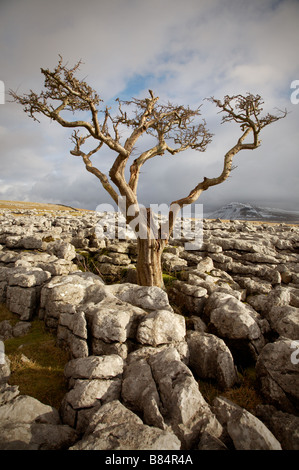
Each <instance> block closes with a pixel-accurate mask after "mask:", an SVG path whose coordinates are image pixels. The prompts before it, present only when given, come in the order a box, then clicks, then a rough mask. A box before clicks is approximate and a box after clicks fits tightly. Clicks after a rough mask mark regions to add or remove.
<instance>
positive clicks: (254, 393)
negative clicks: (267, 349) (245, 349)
mask: <svg viewBox="0 0 299 470" xmlns="http://www.w3.org/2000/svg"><path fill="white" fill-rule="evenodd" d="M239 378H240V383H239V384H238V385H235V386H234V387H232V388H230V389H228V390H225V391H223V390H220V389H219V388H218V387H217V385H216V384H215V383H214V382H213V381H209V380H199V382H198V385H199V390H200V391H201V393H202V395H203V397H204V398H205V400H206V401H207V402H208V403H209V404H210V405H212V403H213V400H214V398H216V397H217V396H222V397H225V398H228V399H229V400H231V401H232V402H234V403H235V404H236V405H239V406H241V407H242V408H245V409H246V410H247V411H249V412H250V413H252V414H254V413H255V409H256V407H257V405H260V404H262V403H263V397H262V396H261V395H260V394H259V391H258V388H257V385H256V375H255V368H254V367H248V368H246V369H244V370H243V371H242V373H241V374H239Z"/></svg>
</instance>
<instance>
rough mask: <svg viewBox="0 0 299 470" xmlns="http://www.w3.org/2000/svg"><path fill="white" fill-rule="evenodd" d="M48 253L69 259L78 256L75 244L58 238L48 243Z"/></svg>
mask: <svg viewBox="0 0 299 470" xmlns="http://www.w3.org/2000/svg"><path fill="white" fill-rule="evenodd" d="M47 253H49V254H53V255H55V256H57V258H60V259H65V260H68V261H71V260H73V259H74V258H76V250H75V247H74V245H72V244H71V243H66V242H63V241H61V240H56V241H54V242H50V243H48V244H47Z"/></svg>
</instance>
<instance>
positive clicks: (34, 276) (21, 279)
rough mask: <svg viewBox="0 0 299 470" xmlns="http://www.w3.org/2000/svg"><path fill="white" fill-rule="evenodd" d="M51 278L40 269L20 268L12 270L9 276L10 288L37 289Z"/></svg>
mask: <svg viewBox="0 0 299 470" xmlns="http://www.w3.org/2000/svg"><path fill="white" fill-rule="evenodd" d="M50 278H51V274H50V273H49V272H47V271H43V270H42V269H40V268H35V269H30V268H22V267H18V268H15V269H11V270H10V273H9V274H8V284H9V286H19V287H35V286H40V285H42V284H43V283H44V282H46V281H48V280H49V279H50Z"/></svg>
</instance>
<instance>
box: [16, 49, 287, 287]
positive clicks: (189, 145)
mask: <svg viewBox="0 0 299 470" xmlns="http://www.w3.org/2000/svg"><path fill="white" fill-rule="evenodd" d="M80 66H81V61H79V62H78V63H77V64H75V66H74V67H73V68H68V67H67V65H64V64H63V60H62V57H61V56H60V60H59V63H58V65H57V67H56V68H55V69H54V70H53V71H52V72H51V71H50V70H49V69H43V68H42V69H41V73H42V74H43V75H44V77H45V81H44V88H45V90H44V91H42V92H41V93H40V94H37V93H35V92H33V91H32V90H31V91H30V93H28V94H25V95H22V96H21V95H18V94H17V93H16V92H14V91H12V90H10V92H9V93H10V95H11V96H12V97H13V99H14V101H16V102H18V103H20V104H21V105H22V106H23V108H24V111H25V112H26V113H27V114H28V115H29V116H30V117H31V118H33V119H34V120H36V121H38V119H37V117H36V115H39V114H43V115H44V116H46V117H48V118H49V119H51V120H53V121H56V122H58V124H60V125H61V126H63V127H69V128H71V129H73V133H72V137H71V139H72V142H73V143H74V148H73V150H71V151H70V153H71V154H72V155H74V156H78V157H81V158H82V159H83V162H84V164H85V167H86V170H87V171H89V172H90V173H93V174H94V175H95V176H96V177H97V178H98V179H99V180H100V182H101V184H102V185H103V187H104V188H105V190H106V191H107V192H108V193H109V194H110V196H111V197H112V199H113V200H114V202H115V203H116V204H119V196H121V198H122V199H121V200H122V201H125V204H126V214H125V215H126V221H127V223H128V224H129V223H130V222H132V221H133V220H134V219H135V218H136V217H138V214H139V212H140V207H139V204H138V199H137V185H138V180H139V176H140V170H141V168H142V166H143V165H144V164H145V163H146V162H147V161H148V160H150V159H151V158H154V157H156V156H157V155H164V154H165V153H168V154H171V155H175V154H177V153H179V152H182V151H184V150H187V149H193V150H197V151H199V152H204V151H205V150H206V148H207V145H208V144H209V143H210V142H211V139H212V134H211V133H210V132H209V131H208V130H207V127H206V123H205V121H204V120H202V122H201V123H200V124H195V119H196V118H197V117H198V116H200V115H201V113H200V107H199V108H197V109H195V110H192V109H190V108H189V107H186V106H177V105H174V104H171V103H168V104H159V98H158V97H157V96H155V95H154V93H153V92H152V91H151V90H149V96H148V97H147V98H144V99H137V98H132V100H131V101H121V100H119V99H117V101H118V105H119V106H118V110H119V111H118V114H117V115H116V116H112V115H111V112H110V109H109V108H108V107H107V106H106V107H104V106H102V107H100V103H101V102H102V100H101V99H100V97H99V95H98V94H97V93H96V91H95V90H93V89H92V88H91V87H90V86H89V85H88V84H87V83H86V82H85V81H84V80H79V79H78V78H76V72H78V70H79V67H80ZM209 100H210V101H211V102H213V103H214V104H215V105H216V106H217V107H218V108H219V109H220V112H222V113H223V114H224V115H223V118H222V121H223V122H228V121H234V122H236V123H237V124H239V126H240V129H241V133H240V137H239V139H238V141H237V142H236V144H235V145H234V146H233V147H232V148H231V149H229V150H228V152H227V153H226V154H225V155H224V165H223V170H222V172H221V174H220V175H218V176H216V177H214V178H206V177H204V178H203V180H202V181H200V182H199V183H198V184H197V186H195V188H193V189H192V190H191V191H190V193H189V194H188V195H186V196H185V197H183V198H181V199H178V200H176V201H173V202H172V203H171V205H170V210H169V218H168V223H167V224H166V225H167V230H166V232H165V230H164V231H163V230H162V227H161V226H160V227H157V226H155V227H154V229H153V225H152V223H150V220H152V217H151V215H152V214H151V210H150V209H147V216H146V217H145V218H144V227H143V231H142V230H139V233H143V234H144V233H145V234H146V236H142V237H141V236H138V237H137V243H138V260H137V277H138V283H139V284H140V285H143V286H159V287H163V277H162V268H161V255H162V252H163V249H164V247H165V245H166V243H167V241H168V239H169V236H171V234H172V231H173V227H174V222H175V218H176V215H177V213H178V211H179V209H180V208H182V207H183V206H185V205H188V204H192V203H194V202H195V201H196V200H197V199H198V198H199V196H200V195H201V193H202V192H203V191H206V190H207V189H209V188H210V187H211V186H215V185H218V184H220V183H223V182H224V181H225V180H226V179H227V178H228V176H229V175H230V172H231V170H232V161H233V157H234V156H235V155H236V154H237V153H238V152H240V151H241V150H253V149H256V148H257V147H259V145H260V143H261V142H260V132H261V130H262V129H263V128H264V127H265V126H267V125H269V124H271V123H273V122H275V121H277V120H279V119H281V118H283V117H285V116H286V112H281V113H280V115H278V116H275V115H272V114H267V115H265V116H264V117H262V116H261V112H262V104H263V101H262V98H261V97H260V96H259V95H252V94H249V93H248V94H247V95H246V96H243V95H235V96H225V98H224V100H223V101H220V100H217V99H215V98H214V97H212V98H209ZM132 109H133V111H132ZM66 111H69V112H71V113H72V115H73V116H74V115H75V114H76V113H78V114H79V112H80V111H82V112H84V113H85V114H86V112H89V113H90V120H88V121H85V120H80V119H73V120H68V119H66V114H69V113H65V112H66ZM76 117H77V116H76ZM123 126H125V127H126V128H127V129H126V134H127V135H128V136H127V137H126V138H125V139H122V132H121V128H122V127H123ZM128 129H129V132H128ZM80 131H83V134H82V133H80ZM145 134H149V135H151V136H153V137H155V145H153V146H152V147H151V148H148V149H147V150H145V151H143V152H142V153H141V154H140V155H139V156H138V157H137V158H134V159H133V158H132V153H133V150H134V149H135V146H136V143H137V141H138V140H139V139H140V138H141V137H142V136H143V135H145ZM247 137H250V141H249V142H248V141H246V142H245V140H246V138H247ZM90 138H91V139H92V141H93V142H94V144H93V145H92V146H90V145H89V148H90V147H91V150H89V151H87V150H86V145H84V144H85V143H86V140H87V139H90ZM88 142H90V140H89V141H88ZM105 147H106V148H107V147H108V148H109V149H111V150H113V151H115V154H116V158H115V161H114V163H113V165H112V167H111V169H110V171H109V176H108V175H106V174H104V173H103V172H102V171H101V170H100V169H99V168H98V167H97V166H95V165H94V164H93V162H92V161H91V158H92V157H94V156H95V155H96V154H97V153H98V152H99V151H100V150H102V149H105ZM83 148H85V151H84V149H83ZM130 157H131V158H132V159H133V161H132V162H131V164H130V167H129V177H127V179H126V177H125V169H126V167H127V165H128V162H129V159H130ZM130 207H131V208H132V207H134V211H133V212H134V213H133V214H132V212H130V210H129V208H130ZM140 220H142V219H140ZM139 225H140V224H139Z"/></svg>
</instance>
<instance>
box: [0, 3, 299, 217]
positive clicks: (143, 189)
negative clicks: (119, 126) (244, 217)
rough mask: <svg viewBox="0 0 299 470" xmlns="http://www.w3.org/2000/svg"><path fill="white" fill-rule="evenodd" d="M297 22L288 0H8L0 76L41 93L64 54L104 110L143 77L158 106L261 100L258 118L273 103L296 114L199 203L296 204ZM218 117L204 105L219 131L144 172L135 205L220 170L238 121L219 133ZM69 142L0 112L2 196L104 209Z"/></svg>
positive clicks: (1, 16) (171, 194) (183, 189)
mask: <svg viewBox="0 0 299 470" xmlns="http://www.w3.org/2000/svg"><path fill="white" fill-rule="evenodd" d="M298 17H299V3H298V2H297V1H295V0H285V1H282V2H277V1H276V0H275V1H274V0H263V2H260V1H258V0H255V1H252V2H248V1H245V0H241V1H240V0H238V1H237V0H213V1H203V2H198V0H188V1H186V2H181V0H163V2H161V0H152V1H151V2H145V1H140V0H138V1H137V0H126V2H124V1H123V0H101V1H100V2H99V1H98V0H97V1H96V0H88V1H86V2H84V3H83V2H81V1H79V0H71V1H70V0H60V1H57V0H53V1H52V2H41V1H40V0H26V2H24V1H19V0H10V1H6V0H3V1H2V2H1V5H0V42H1V57H2V58H1V76H0V79H1V80H3V81H4V82H5V85H6V89H8V88H14V89H15V88H19V92H20V93H23V92H26V91H28V90H29V89H30V88H32V89H34V90H35V89H37V90H38V89H40V88H41V86H42V76H41V74H40V67H49V68H52V67H53V66H55V65H56V63H57V60H58V54H59V53H61V54H62V55H63V57H64V59H65V60H67V61H68V62H69V64H70V65H71V64H73V63H74V62H76V61H77V60H78V59H80V58H82V60H83V62H84V64H83V65H82V68H81V72H80V74H81V76H82V77H86V80H87V81H88V82H89V83H90V84H91V85H92V86H93V87H95V88H96V89H97V91H99V93H100V95H101V96H102V97H103V98H104V99H105V100H108V102H109V104H111V103H112V101H111V99H113V98H114V97H116V96H119V95H121V97H124V98H130V97H129V96H125V90H126V89H127V88H129V83H130V79H131V78H134V77H135V75H136V74H139V75H141V76H143V75H144V76H145V75H146V74H149V75H148V76H147V83H146V85H147V86H148V87H150V88H152V89H153V90H155V91H156V92H157V94H158V95H159V96H160V98H161V100H162V101H164V102H165V101H168V100H171V101H174V102H175V103H178V104H189V105H190V106H191V107H195V106H198V105H199V104H201V102H202V99H203V98H205V97H207V96H210V95H215V96H216V97H219V98H222V97H223V96H224V95H225V94H231V93H239V92H242V93H245V92H246V91H252V92H253V93H260V94H262V96H263V97H264V98H265V111H270V112H273V111H274V110H273V108H274V107H275V106H278V107H280V108H284V107H288V108H289V109H290V110H291V111H292V113H290V115H289V116H288V117H287V119H285V120H284V121H281V122H279V123H276V124H273V126H270V127H269V129H265V132H264V136H262V146H261V148H260V149H258V150H256V151H254V152H250V151H248V152H246V153H244V154H240V155H238V157H237V159H236V165H238V168H237V169H236V170H235V171H234V172H233V173H232V176H231V178H229V180H228V181H227V182H225V183H224V184H223V185H221V186H220V187H217V188H211V189H210V190H209V191H207V192H206V193H204V194H203V195H202V197H201V198H200V201H199V202H204V204H205V205H207V206H217V207H218V206H219V205H222V204H223V203H225V202H230V201H231V200H239V201H240V202H250V201H253V200H254V201H268V205H271V201H273V204H274V203H275V204H277V203H281V204H285V207H284V208H286V209H288V208H291V206H292V208H293V206H295V205H296V201H297V200H298V179H297V176H296V175H298V169H299V168H298V150H297V149H298V148H299V145H298V144H299V141H298V130H297V129H298V122H299V105H297V107H296V106H295V105H291V104H290V100H289V97H290V92H289V91H290V90H289V87H290V82H291V81H292V80H295V79H299V76H298V74H299V70H298V66H297V63H298V62H297V60H296V57H297V44H298V39H299V37H298V36H299V33H298V27H297V24H298ZM138 92H140V91H138ZM140 93H141V92H140ZM145 93H147V90H145ZM109 100H110V101H109ZM216 113H217V109H216V108H215V107H213V106H212V105H211V106H208V105H207V104H206V103H205V104H204V106H203V115H204V117H206V119H207V123H208V127H210V128H211V130H212V132H215V137H214V140H213V143H212V144H211V145H210V146H209V148H208V150H207V152H206V153H205V154H198V153H194V152H185V153H184V154H182V155H180V156H178V157H174V158H172V157H165V158H160V157H157V159H155V161H151V162H148V165H145V166H144V172H143V174H142V175H141V180H140V190H139V194H140V198H141V200H142V202H144V203H145V204H146V205H148V204H149V203H150V202H165V203H166V202H169V201H171V200H174V199H177V198H178V197H181V196H183V195H185V194H186V193H188V192H189V190H190V189H191V188H192V187H194V186H195V185H196V184H197V183H198V182H199V181H200V180H201V179H202V177H203V176H208V177H209V176H215V174H218V173H219V171H221V167H222V162H223V155H224V153H225V151H227V150H228V148H229V147H230V146H232V145H233V144H234V143H235V141H236V138H237V137H238V135H239V133H238V129H237V126H235V125H233V124H232V125H225V126H220V125H219V116H218V115H217V114H216ZM1 132H2V133H1ZM69 136H70V131H69V130H65V129H61V128H59V126H58V125H57V124H56V123H52V124H51V126H50V125H48V124H46V123H45V122H43V123H42V124H41V125H38V124H37V123H35V122H33V121H32V120H30V119H29V118H28V117H27V116H25V114H24V113H23V112H22V111H21V110H19V109H17V106H16V105H9V104H5V105H0V142H1V147H0V196H1V198H2V199H5V198H8V199H9V198H14V199H28V198H29V199H35V200H47V201H49V200H50V199H55V201H53V202H59V201H60V202H62V203H70V204H71V205H81V206H84V207H89V208H94V207H96V205H97V204H99V203H100V202H105V201H106V202H110V200H109V196H108V195H107V194H106V193H105V192H104V190H103V189H102V188H100V186H99V182H98V180H97V179H96V178H95V177H94V176H93V175H90V174H87V173H86V172H85V169H84V165H83V164H82V162H80V160H72V159H71V158H69V150H70V148H71V144H70V141H69ZM104 158H105V155H103V157H100V156H99V158H98V159H97V160H96V161H97V162H98V164H99V165H100V167H101V168H104V171H105V172H107V171H108V168H109V164H110V163H111V161H112V160H111V155H110V154H108V159H107V162H105V164H104V165H103V167H102V166H101V165H102V163H101V159H104ZM153 189H154V190H153ZM99 199H101V201H99ZM58 200H59V201H58ZM213 208H214V207H213Z"/></svg>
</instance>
